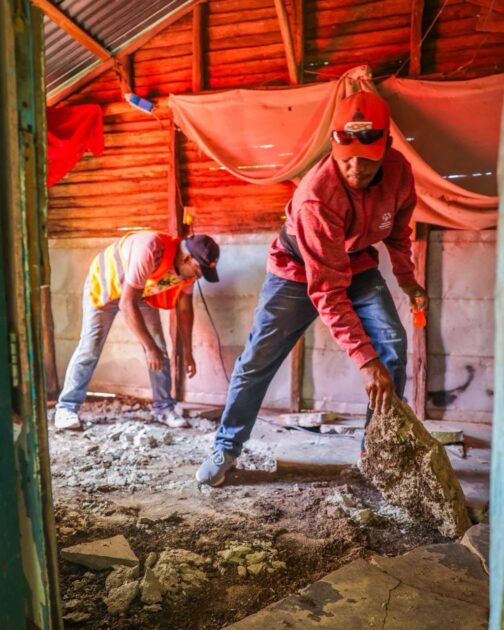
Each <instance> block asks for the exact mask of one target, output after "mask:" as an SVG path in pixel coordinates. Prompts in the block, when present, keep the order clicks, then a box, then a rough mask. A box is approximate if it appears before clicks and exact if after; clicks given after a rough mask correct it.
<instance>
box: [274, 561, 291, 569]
mask: <svg viewBox="0 0 504 630" xmlns="http://www.w3.org/2000/svg"><path fill="white" fill-rule="evenodd" d="M271 568H272V569H274V570H275V571H281V570H282V569H286V568H287V565H286V564H285V562H283V561H282V560H273V562H272V563H271Z"/></svg>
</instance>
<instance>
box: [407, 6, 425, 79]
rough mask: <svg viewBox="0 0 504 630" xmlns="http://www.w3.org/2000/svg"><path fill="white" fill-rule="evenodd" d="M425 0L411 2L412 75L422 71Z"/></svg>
mask: <svg viewBox="0 0 504 630" xmlns="http://www.w3.org/2000/svg"><path fill="white" fill-rule="evenodd" d="M423 12H424V0H413V1H412V3H411V34H410V60H409V71H408V73H409V74H410V75H419V74H421V72H422V18H423Z"/></svg>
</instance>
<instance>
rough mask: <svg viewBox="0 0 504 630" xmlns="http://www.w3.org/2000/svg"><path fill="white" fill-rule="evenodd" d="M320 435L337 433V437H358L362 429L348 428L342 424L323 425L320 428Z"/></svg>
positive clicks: (362, 431)
mask: <svg viewBox="0 0 504 630" xmlns="http://www.w3.org/2000/svg"><path fill="white" fill-rule="evenodd" d="M320 433H322V434H331V433H337V434H338V435H358V434H361V433H364V427H349V426H345V425H343V424H323V425H322V426H321V427H320Z"/></svg>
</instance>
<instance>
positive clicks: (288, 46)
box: [275, 0, 299, 85]
mask: <svg viewBox="0 0 504 630" xmlns="http://www.w3.org/2000/svg"><path fill="white" fill-rule="evenodd" d="M275 9H276V12H277V16H278V22H279V24H280V32H281V34H282V40H283V43H284V47H285V56H286V57H287V68H288V71H289V82H290V84H291V85H298V83H299V69H298V67H297V64H296V53H295V49H294V41H293V39H292V32H291V27H290V23H289V16H288V14H287V9H286V8H285V4H284V0H275Z"/></svg>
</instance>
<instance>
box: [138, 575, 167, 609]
mask: <svg viewBox="0 0 504 630" xmlns="http://www.w3.org/2000/svg"><path fill="white" fill-rule="evenodd" d="M140 599H141V600H142V602H144V604H158V603H159V602H160V601H161V600H162V599H163V589H162V587H161V584H160V583H159V580H158V579H157V577H156V575H155V573H154V571H153V570H152V569H150V568H149V567H147V568H146V569H145V575H144V577H143V579H142V581H141V582H140Z"/></svg>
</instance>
